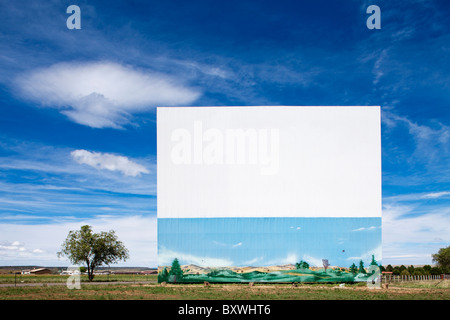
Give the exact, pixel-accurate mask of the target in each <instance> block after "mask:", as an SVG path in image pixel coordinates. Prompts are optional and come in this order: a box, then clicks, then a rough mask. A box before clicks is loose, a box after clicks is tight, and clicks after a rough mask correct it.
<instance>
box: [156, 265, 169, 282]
mask: <svg viewBox="0 0 450 320" xmlns="http://www.w3.org/2000/svg"><path fill="white" fill-rule="evenodd" d="M168 280H169V271H167V268H166V267H164V269H163V271H162V272H161V273H160V274H158V282H160V283H161V282H166V281H168Z"/></svg>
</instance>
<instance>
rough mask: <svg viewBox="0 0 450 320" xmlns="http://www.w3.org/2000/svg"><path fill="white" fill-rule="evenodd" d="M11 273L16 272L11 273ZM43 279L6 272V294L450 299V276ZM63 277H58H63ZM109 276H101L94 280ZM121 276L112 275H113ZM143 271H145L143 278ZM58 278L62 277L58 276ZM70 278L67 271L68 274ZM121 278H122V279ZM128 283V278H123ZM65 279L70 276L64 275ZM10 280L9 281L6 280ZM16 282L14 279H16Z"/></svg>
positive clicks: (0, 292)
mask: <svg viewBox="0 0 450 320" xmlns="http://www.w3.org/2000/svg"><path fill="white" fill-rule="evenodd" d="M7 277H10V278H11V277H12V278H13V279H12V282H11V279H9V278H7ZM31 277H34V280H35V281H37V280H38V279H39V280H40V281H41V282H40V283H38V282H35V285H25V284H26V283H28V284H32V283H33V282H31V279H29V280H28V282H25V280H26V279H25V280H23V281H24V282H21V283H20V284H18V286H17V287H14V286H13V284H14V276H11V275H9V276H2V277H0V281H1V282H2V283H3V285H0V299H1V300H208V299H212V300H230V299H232V300H450V280H444V281H439V280H436V281H417V282H405V283H392V284H391V285H390V286H389V288H388V289H386V288H383V289H378V290H376V289H368V288H367V286H366V284H365V283H357V284H346V285H345V286H344V287H339V285H336V284H298V286H296V287H294V286H292V285H291V284H255V285H254V286H249V285H248V284H211V285H209V286H208V287H205V286H204V285H203V284H167V285H166V286H161V285H159V284H157V283H156V276H153V275H149V276H148V280H147V279H145V277H147V276H142V275H141V276H138V275H136V276H135V277H134V278H133V275H125V276H120V277H119V276H118V275H112V276H110V281H109V282H103V283H100V282H97V283H94V284H90V283H87V282H82V284H81V289H79V290H76V289H73V290H69V289H68V288H67V287H66V286H65V285H63V283H62V282H63V281H62V280H61V276H31ZM58 277H59V278H58ZM104 277H106V276H99V277H98V278H97V277H96V279H95V280H97V281H99V280H107V279H101V278H104ZM112 277H113V278H114V277H117V278H116V279H113V280H111V278H112ZM138 277H141V278H140V279H138ZM55 278H56V279H59V284H58V282H55ZM64 278H66V277H64ZM119 281H120V282H119ZM124 281H125V282H127V283H123V282H124ZM64 282H65V280H64ZM6 284H7V285H8V286H5V285H6ZM11 284H12V285H11Z"/></svg>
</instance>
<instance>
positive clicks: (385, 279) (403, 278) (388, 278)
mask: <svg viewBox="0 0 450 320" xmlns="http://www.w3.org/2000/svg"><path fill="white" fill-rule="evenodd" d="M441 279H450V275H449V274H440V275H422V276H409V275H408V276H407V275H399V276H395V275H392V274H383V276H382V278H381V282H384V283H388V282H403V281H426V280H441Z"/></svg>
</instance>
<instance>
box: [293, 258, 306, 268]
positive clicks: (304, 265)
mask: <svg viewBox="0 0 450 320" xmlns="http://www.w3.org/2000/svg"><path fill="white" fill-rule="evenodd" d="M295 268H296V269H309V263H308V262H306V261H303V260H300V262H297V263H296V264H295Z"/></svg>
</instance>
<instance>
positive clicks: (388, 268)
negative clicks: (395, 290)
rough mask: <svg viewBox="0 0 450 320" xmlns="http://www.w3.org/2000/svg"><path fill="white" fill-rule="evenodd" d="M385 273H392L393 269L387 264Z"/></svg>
mask: <svg viewBox="0 0 450 320" xmlns="http://www.w3.org/2000/svg"><path fill="white" fill-rule="evenodd" d="M386 271H387V272H392V271H394V268H393V267H392V266H391V265H390V264H388V265H387V267H386Z"/></svg>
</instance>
